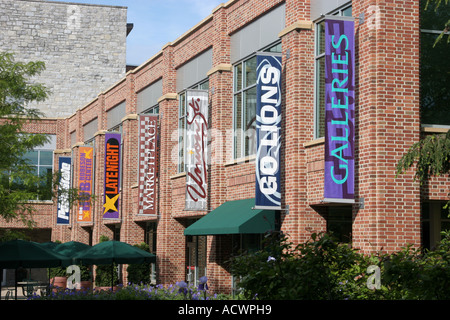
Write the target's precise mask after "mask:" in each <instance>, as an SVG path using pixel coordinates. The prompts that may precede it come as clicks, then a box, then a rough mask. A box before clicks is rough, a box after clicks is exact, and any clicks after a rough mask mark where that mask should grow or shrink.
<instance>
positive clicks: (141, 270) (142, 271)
mask: <svg viewBox="0 0 450 320" xmlns="http://www.w3.org/2000/svg"><path fill="white" fill-rule="evenodd" d="M135 246H136V247H138V248H139V249H142V250H144V251H147V252H148V251H149V246H148V244H146V243H145V242H143V243H141V244H139V245H135ZM127 272H128V282H129V283H142V284H149V283H150V263H140V264H130V265H128V267H127Z"/></svg>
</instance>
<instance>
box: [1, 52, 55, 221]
mask: <svg viewBox="0 0 450 320" xmlns="http://www.w3.org/2000/svg"><path fill="white" fill-rule="evenodd" d="M44 69H45V64H44V63H43V62H40V61H36V62H28V63H24V62H16V61H15V59H14V56H13V55H12V54H11V53H6V52H1V53H0V146H1V148H2V150H1V152H0V215H1V216H2V217H3V218H4V219H6V221H10V220H12V219H21V220H22V221H23V222H24V224H25V225H28V226H31V225H32V219H30V215H31V213H32V212H33V206H32V205H31V204H30V203H29V200H30V199H37V196H38V194H39V193H40V192H42V191H43V190H44V188H47V186H48V183H49V181H48V177H39V176H37V175H36V173H35V170H33V168H32V167H31V166H30V164H29V161H27V159H26V158H25V155H26V153H27V152H29V151H31V150H33V149H34V148H36V147H38V146H41V145H43V144H44V143H45V142H46V141H47V139H48V138H47V136H46V135H44V134H32V133H27V132H25V131H24V130H23V127H24V124H25V123H26V122H27V121H30V120H38V119H39V118H40V117H41V116H42V114H41V113H40V111H39V110H38V109H33V108H29V107H27V105H28V104H29V103H30V102H33V101H44V100H45V99H46V98H47V96H48V95H49V90H48V89H47V88H46V87H45V86H44V85H42V84H39V83H34V82H33V81H32V78H33V77H35V76H37V75H39V74H40V73H41V72H42V71H43V70H44ZM50 179H51V178H50ZM50 183H51V181H50Z"/></svg>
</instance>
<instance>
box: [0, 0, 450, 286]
mask: <svg viewBox="0 0 450 320" xmlns="http://www.w3.org/2000/svg"><path fill="white" fill-rule="evenodd" d="M446 10H448V9H446ZM433 12H434V11H433ZM447 12H448V11H447ZM428 14H430V15H431V14H432V13H430V12H428V11H427V12H425V11H424V9H423V4H422V3H421V2H420V3H419V2H414V3H412V2H411V1H404V0H394V1H389V2H387V1H373V0H360V1H345V0H336V1H320V0H317V1H298V0H285V1H281V0H264V1H256V0H255V1H254V0H248V1H244V0H230V1H228V2H226V3H224V4H222V5H220V6H218V7H217V8H216V9H215V10H213V12H212V13H211V15H209V16H208V17H206V18H205V19H204V20H202V21H200V22H199V23H198V24H197V25H195V26H194V27H193V28H191V29H190V30H188V31H186V33H185V34H183V35H182V36H181V37H179V38H178V39H176V40H175V41H173V42H169V43H168V44H167V45H166V46H164V47H163V48H162V49H161V51H160V52H158V53H157V54H156V55H154V56H153V57H150V58H149V59H148V60H147V61H146V62H145V63H144V64H142V65H141V66H139V67H138V68H136V69H134V70H132V71H130V72H128V73H127V74H126V76H125V77H123V78H122V79H121V80H120V81H118V82H117V83H115V84H114V85H113V86H112V87H110V88H109V89H108V90H105V91H102V92H101V93H100V94H99V95H98V97H97V98H95V99H94V100H92V101H90V102H88V103H87V104H85V105H84V106H83V107H82V108H80V109H78V110H77V111H76V112H75V113H73V114H72V115H70V116H69V117H67V118H65V119H58V120H51V119H50V120H43V121H41V122H39V123H35V124H30V127H29V129H30V131H44V132H47V133H49V132H50V131H51V132H53V133H55V134H56V135H57V140H56V144H55V146H54V147H55V150H54V168H53V169H54V170H56V168H57V164H59V163H60V162H61V161H62V160H61V159H62V158H63V157H69V158H70V159H71V165H72V171H71V172H72V175H71V177H72V180H71V184H72V186H74V187H77V188H80V189H83V191H86V192H88V193H90V194H95V195H96V196H97V199H96V201H94V202H92V203H89V205H86V206H83V205H81V204H76V205H74V206H73V207H72V208H71V211H70V215H69V218H68V219H67V222H66V223H63V224H61V223H60V224H57V223H56V221H57V216H58V205H57V201H53V202H51V201H49V202H48V203H42V204H39V206H42V207H39V208H40V209H39V210H38V212H37V214H36V216H35V220H36V221H37V225H38V228H41V229H48V230H49V232H50V231H51V239H52V240H60V241H62V242H66V241H70V240H77V241H82V242H85V243H89V244H95V243H97V242H98V241H99V239H100V237H101V236H102V235H105V236H107V237H109V238H110V239H119V240H121V241H125V242H128V243H131V244H136V243H140V242H143V241H145V242H147V243H148V244H149V245H150V248H151V250H152V251H153V252H154V253H156V255H157V263H156V266H155V275H156V279H157V282H158V283H161V284H164V285H168V284H173V283H175V282H176V281H180V280H187V281H189V282H191V283H196V281H197V280H198V278H199V277H200V276H202V275H207V276H208V281H209V284H210V288H212V289H213V290H214V291H219V292H229V291H230V290H231V288H232V287H233V277H232V276H231V275H230V273H229V269H228V268H229V267H228V264H227V260H228V259H229V258H230V256H231V255H232V254H233V253H234V252H237V250H239V249H245V250H253V249H255V248H258V246H259V245H260V242H261V238H262V237H263V234H264V232H266V231H269V230H277V229H278V230H281V231H283V232H285V233H287V234H288V235H289V237H290V239H291V240H292V241H293V242H294V243H300V242H304V241H306V240H308V239H309V238H310V235H311V234H312V233H313V232H321V231H333V232H334V234H335V235H336V236H338V237H339V238H340V239H341V241H351V242H352V244H353V246H354V247H355V248H360V249H361V250H362V251H363V252H373V251H376V250H384V251H388V252H392V251H396V250H399V249H400V248H401V247H403V246H405V245H407V244H409V243H412V244H414V245H416V246H421V245H423V246H432V245H433V244H434V243H435V242H436V241H438V240H439V230H440V229H441V228H444V227H446V226H447V224H448V220H447V218H446V216H444V215H442V214H441V213H442V212H441V207H442V206H441V203H442V202H444V201H447V199H448V186H449V178H448V177H433V178H432V179H431V180H430V182H429V183H428V184H427V185H422V186H421V185H420V184H419V182H418V181H415V180H414V172H413V170H411V171H410V172H407V173H405V174H403V175H401V176H398V177H397V176H396V164H397V162H398V161H399V160H400V158H401V157H402V155H403V154H405V153H406V152H407V150H408V148H409V147H410V146H411V144H412V143H414V142H416V141H419V139H421V137H423V136H424V135H426V134H432V133H442V132H446V131H447V130H448V128H449V126H450V121H449V120H450V119H449V116H448V113H447V114H446V113H445V112H443V110H446V109H445V108H447V109H448V100H445V99H444V98H443V99H442V100H440V97H442V96H441V94H435V91H434V90H428V89H427V84H425V83H424V81H425V79H426V77H427V75H428V73H427V72H429V70H430V69H433V68H432V66H433V65H435V64H436V59H434V58H430V57H429V56H428V55H427V54H424V52H429V50H431V49H429V48H428V47H427V44H429V43H432V40H434V39H435V38H436V37H437V36H438V35H439V32H440V31H439V30H442V28H441V29H439V28H440V25H439V23H438V22H439V19H435V18H433V19H429V20H427V21H432V24H433V26H424V24H425V23H429V22H427V21H425V19H423V18H424V16H426V15H428ZM421 18H422V19H421ZM333 19H334V20H337V21H346V22H347V21H350V22H351V23H352V24H351V25H350V26H351V29H352V30H351V31H349V29H348V26H346V28H347V29H346V33H345V37H343V38H342V41H339V42H337V41H336V39H334V38H333V37H332V36H331V35H330V34H329V32H330V31H329V30H331V29H327V28H331V27H327V26H328V24H327V23H328V21H331V20H332V21H334V20H333ZM338 25H341V24H339V23H338ZM442 26H443V24H442ZM347 36H348V37H349V38H350V37H351V39H353V40H352V42H353V43H354V45H353V46H352V48H353V52H349V55H348V56H347V53H342V52H341V53H340V55H338V53H336V55H334V56H333V55H332V54H333V53H330V52H329V49H330V48H331V49H332V48H337V47H339V46H340V45H343V46H345V47H347V46H346V44H348V45H349V46H350V41H348V43H347V41H346V40H345V39H347V38H346V37H347ZM349 38H348V39H349ZM330 39H331V46H330V42H329V41H330ZM333 39H334V40H333ZM348 39H347V40H348ZM430 39H431V40H430ZM426 40H428V41H426ZM327 41H328V42H327ZM436 50H437V51H436V52H435V54H444V53H443V52H444V51H443V50H444V49H443V48H440V47H439V46H437V49H436ZM439 50H440V51H439ZM439 52H441V53H439ZM261 55H262V56H265V57H279V58H280V60H278V61H281V64H280V68H279V70H280V72H279V73H278V75H279V76H280V78H279V79H281V80H280V81H281V82H280V86H279V87H278V88H279V90H280V92H279V93H280V99H281V100H280V99H278V101H281V104H280V105H279V107H280V108H281V109H279V110H281V112H280V113H279V114H278V111H276V112H277V113H276V115H281V120H280V121H279V122H277V123H278V124H279V128H277V129H273V127H270V128H272V129H268V127H264V126H265V125H266V126H268V125H269V123H270V119H271V117H275V116H274V115H273V114H272V116H270V115H268V114H267V113H266V114H263V115H261V114H260V113H258V112H260V109H259V108H260V103H259V101H263V100H264V99H266V100H264V102H265V103H266V105H263V106H262V108H261V110H262V109H264V108H266V109H264V110H266V111H267V110H268V109H270V108H271V107H270V106H268V103H269V102H272V100H271V99H269V96H267V95H266V96H264V94H263V95H261V93H260V92H261V91H260V90H261V88H263V90H264V87H261V86H260V80H261V79H262V78H263V76H261V74H260V73H258V70H259V69H258V64H259V61H260V60H258V57H259V56H261ZM330 57H333V58H332V59H334V60H332V61H334V63H337V65H339V66H341V67H342V66H343V65H345V66H348V68H350V67H349V66H350V65H352V67H351V70H352V75H353V77H352V78H350V77H347V75H349V74H350V71H349V70H350V69H339V70H340V71H333V73H334V74H340V75H341V76H342V75H345V76H346V77H344V78H336V79H337V80H336V81H337V82H330V81H326V75H327V74H328V73H327V72H326V71H325V70H326V66H327V64H326V63H327V62H326V59H327V58H328V59H329V58H330ZM336 61H337V62H336ZM349 61H351V62H352V64H350V63H349ZM437 61H439V60H437ZM441 63H442V64H441V65H440V68H441V69H442V68H444V70H447V71H448V64H447V65H445V62H442V61H441ZM336 68H337V67H336ZM445 68H446V69H445ZM435 69H439V68H435ZM267 70H272V69H267ZM267 70H266V72H269V71H267ZM332 70H336V69H332ZM273 72H274V73H273V74H275V71H273ZM436 72H437V71H436ZM263 75H264V74H263ZM265 75H266V76H267V75H268V73H266V74H265ZM435 75H436V74H435ZM438 76H440V77H448V73H447V75H445V72H444V73H443V74H440V75H438ZM349 79H353V80H352V81H354V82H352V81H350V80H349ZM266 80H267V78H266ZM269 80H270V79H269ZM269 80H267V81H268V82H267V83H269V84H270V83H271V82H270V81H269ZM261 81H263V80H261ZM346 83H349V84H350V85H351V88H350V87H349V88H350V89H351V91H352V95H351V96H350V95H349V96H343V98H342V97H341V100H333V99H327V98H329V96H328V95H327V94H329V91H328V90H329V89H327V88H330V86H331V88H332V89H333V88H334V90H331V92H334V93H343V92H345V93H347V92H349V91H347V90H345V91H344V89H343V88H344V87H343V86H344V85H345V84H346ZM447 83H448V82H447ZM266 85H268V84H266ZM436 86H438V85H435V86H433V88H434V89H436ZM338 89H341V90H338ZM437 89H438V88H437ZM266 90H269V91H268V92H274V91H272V90H275V89H267V87H266ZM443 91H444V94H445V88H444V90H443ZM447 91H448V90H447ZM441 92H442V90H441ZM205 96H206V98H207V100H206V107H205ZM263 96H264V97H265V98H262V97H263ZM446 97H448V93H447V96H446ZM192 98H194V100H192ZM197 99H198V100H197ZM328 100H330V101H328ZM344 100H345V101H351V104H352V105H353V108H354V109H352V110H350V109H349V111H348V113H346V115H347V116H348V118H342V119H339V120H336V119H334V122H330V123H332V124H339V123H340V124H342V123H344V122H345V124H346V125H349V123H350V122H351V126H349V127H348V128H347V127H346V128H344V129H349V130H351V132H350V131H349V130H347V131H345V130H344V131H342V130H341V131H340V133H339V137H340V138H339V139H338V137H337V136H335V137H334V140H341V141H346V142H348V143H350V142H351V144H352V150H353V158H352V159H351V161H352V162H353V163H354V165H353V169H352V172H351V173H352V175H353V181H354V184H353V186H352V190H351V192H347V197H345V199H336V198H330V197H326V196H325V195H324V190H325V189H326V188H327V186H326V184H327V182H326V181H327V180H326V175H327V170H328V169H326V168H328V167H327V163H326V162H327V160H326V152H327V148H328V147H327V143H329V140H330V139H329V138H327V137H326V136H327V132H329V130H330V129H329V128H328V127H327V120H326V119H327V117H328V115H327V112H325V111H326V109H325V105H326V104H329V103H334V106H335V107H336V106H341V107H340V108H339V109H344V108H342V106H343V105H344V102H343V101H344ZM337 101H340V102H337ZM197 102H198V103H197ZM446 103H447V104H446ZM425 105H426V106H427V107H426V108H425ZM258 110H259V111H258ZM270 110H275V109H270ZM277 110H278V109H277ZM274 112H275V111H274ZM200 114H202V115H203V116H204V117H203V118H202V119H203V120H202V121H204V122H201V121H200V122H196V121H197V120H198V119H197V120H196V121H194V120H195V119H194V118H195V117H196V116H197V115H200ZM438 114H441V115H440V116H439V115H438ZM199 118H200V117H199ZM349 119H351V120H350V122H349V121H348V120H349ZM261 121H262V122H261ZM264 121H268V122H267V123H265V122H264ZM332 121H333V120H332ZM192 126H193V128H194V129H193V131H191V129H190V128H191V127H192ZM263 128H265V130H268V132H270V133H271V134H272V136H271V137H272V138H273V139H275V138H274V133H277V134H279V136H278V138H279V139H276V140H277V144H276V146H279V154H278V155H277V157H278V158H277V159H278V160H277V162H276V164H275V163H274V162H270V163H269V164H271V165H272V167H269V166H268V164H267V163H265V162H264V161H263V160H261V158H260V153H259V152H257V150H259V149H258V146H259V145H260V144H261V142H257V140H258V139H259V138H258V137H259V134H260V133H261V130H263ZM345 132H347V133H345ZM112 133H118V134H120V136H119V137H120V138H118V139H117V138H116V139H115V140H114V138H113V137H112V135H111V134H112ZM350 135H351V137H352V139H351V140H350V139H349V137H350ZM116 137H117V136H116ZM344 138H345V139H344ZM110 139H113V140H110ZM196 139H197V140H196ZM331 140H333V139H331ZM112 141H114V142H112ZM258 141H259V140H258ZM200 142H201V143H200ZM266 143H268V141H266ZM278 143H279V144H278ZM344 146H346V144H340V145H339V146H338V147H336V148H335V149H334V150H333V151H332V154H334V155H335V157H336V158H341V160H342V161H344V162H342V163H341V166H342V168H349V167H345V166H344V163H345V164H348V163H347V160H348V159H347V158H345V157H344ZM113 148H116V149H114V150H115V151H114V150H113ZM345 148H346V147H345ZM199 151H201V152H200V153H198V152H199ZM192 155H194V162H191V160H192V159H193V158H192ZM338 156H340V157H338ZM200 160H202V161H200ZM203 160H204V161H203ZM195 161H197V162H195ZM200 162H201V163H202V165H199V163H200ZM275 165H276V166H277V168H279V170H276V169H275V167H274V166H275ZM192 168H193V169H192ZM255 168H260V169H261V172H265V173H267V172H272V171H277V172H278V173H279V178H278V180H277V182H279V193H280V195H281V196H280V197H281V201H280V203H279V204H277V206H276V207H265V206H258V205H256V204H255V198H256V197H257V195H258V192H259V191H258V190H257V189H259V188H260V187H261V184H260V183H259V182H260V181H259V180H258V178H257V177H256V175H257V170H255ZM87 176H89V177H88V178H89V179H90V180H89V188H85V187H86V186H87V185H86V181H88V180H85V179H87ZM334 178H335V179H334V180H336V177H334ZM343 179H344V178H342V179H341V181H342V180H343ZM337 180H339V179H337ZM271 181H272V180H271ZM272 186H273V185H272ZM108 188H112V189H108ZM268 189H270V187H268V186H267V185H266V189H265V190H266V191H267V190H268ZM111 190H115V191H114V192H113V191H111ZM108 193H111V196H109V195H108ZM349 194H350V197H349V196H348V195H349ZM113 198H114V200H111V199H113ZM194 199H195V200H194ZM192 200H194V201H193V202H192ZM111 201H112V202H111ZM194 202H195V203H194ZM41 209H42V210H41ZM2 225H3V226H4V227H16V228H18V227H20V226H19V225H18V224H14V225H11V224H10V225H8V224H6V223H2Z"/></svg>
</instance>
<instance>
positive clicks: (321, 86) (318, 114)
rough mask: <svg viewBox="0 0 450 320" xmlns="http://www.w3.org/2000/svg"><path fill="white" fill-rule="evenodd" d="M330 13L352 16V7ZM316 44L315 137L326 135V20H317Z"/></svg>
mask: <svg viewBox="0 0 450 320" xmlns="http://www.w3.org/2000/svg"><path fill="white" fill-rule="evenodd" d="M330 15H337V16H344V17H351V16H352V7H351V6H345V7H343V8H341V9H339V10H336V11H334V12H332V13H330ZM315 30H316V39H315V41H316V44H315V53H314V55H315V100H314V101H315V132H314V135H315V138H321V137H324V136H325V21H324V20H323V19H321V20H319V21H317V22H316V26H315Z"/></svg>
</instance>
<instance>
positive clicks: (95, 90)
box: [0, 0, 127, 117]
mask: <svg viewBox="0 0 450 320" xmlns="http://www.w3.org/2000/svg"><path fill="white" fill-rule="evenodd" d="M0 29H1V32H0V50H2V51H9V52H12V53H14V54H15V57H16V60H17V61H36V60H40V61H44V62H45V64H46V71H45V72H44V73H43V74H42V75H41V76H40V77H39V78H37V79H36V81H38V82H40V83H43V84H45V85H46V86H47V87H49V88H50V90H51V91H52V94H51V96H50V97H49V99H47V100H46V101H45V102H43V103H39V104H37V105H36V104H35V105H32V107H38V108H40V109H41V110H42V111H43V112H44V113H45V115H46V116H48V117H65V116H68V115H71V114H73V113H74V112H75V111H76V110H77V109H78V108H81V107H83V106H84V105H86V104H87V103H89V102H90V101H91V100H92V99H95V98H96V97H97V95H98V94H99V93H100V92H102V91H105V90H106V89H107V88H109V87H110V86H111V85H113V84H114V83H116V82H117V81H119V80H120V79H121V78H123V77H124V76H125V67H126V36H127V8H126V7H117V6H103V5H82V4H74V3H62V2H50V1H37V0H35V1H33V0H14V1H12V0H0Z"/></svg>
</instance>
